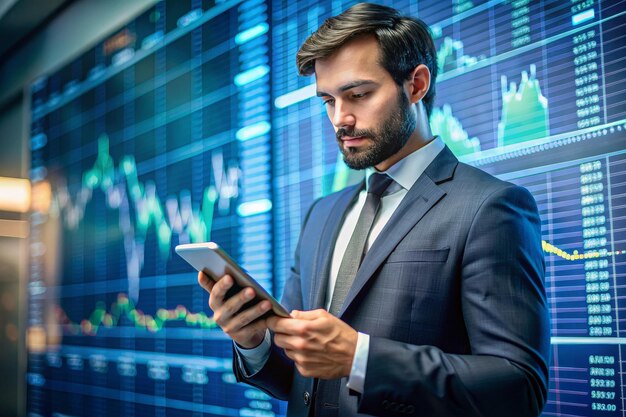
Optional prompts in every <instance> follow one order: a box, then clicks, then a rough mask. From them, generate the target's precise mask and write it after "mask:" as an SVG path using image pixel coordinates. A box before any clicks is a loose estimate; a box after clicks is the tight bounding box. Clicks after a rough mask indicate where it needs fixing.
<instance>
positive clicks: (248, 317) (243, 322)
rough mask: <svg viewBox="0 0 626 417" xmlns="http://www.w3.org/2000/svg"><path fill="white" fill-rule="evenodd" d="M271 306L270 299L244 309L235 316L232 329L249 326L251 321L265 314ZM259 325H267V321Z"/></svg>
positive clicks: (236, 329)
mask: <svg viewBox="0 0 626 417" xmlns="http://www.w3.org/2000/svg"><path fill="white" fill-rule="evenodd" d="M271 308H272V305H271V304H270V303H269V301H261V302H260V303H258V304H256V305H254V306H252V307H250V308H248V309H246V310H244V311H242V312H241V313H239V314H237V315H236V316H235V319H234V321H233V323H232V325H231V326H232V327H231V330H232V331H238V330H240V329H242V328H243V327H245V326H248V325H249V324H250V323H252V322H254V321H255V320H256V319H258V318H259V317H261V316H262V315H263V314H265V313H267V312H268V311H269V310H270V309H271ZM259 325H260V326H262V327H266V325H265V323H259Z"/></svg>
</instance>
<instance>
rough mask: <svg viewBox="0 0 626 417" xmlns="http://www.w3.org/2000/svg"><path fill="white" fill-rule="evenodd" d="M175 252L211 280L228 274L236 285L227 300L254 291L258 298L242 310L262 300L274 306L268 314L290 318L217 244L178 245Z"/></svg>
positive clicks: (229, 292) (230, 290)
mask: <svg viewBox="0 0 626 417" xmlns="http://www.w3.org/2000/svg"><path fill="white" fill-rule="evenodd" d="M175 250H176V253H177V254H178V255H180V256H181V257H182V258H183V259H184V260H185V261H187V262H188V263H189V264H190V265H191V266H193V267H194V268H195V269H196V270H197V271H202V272H204V273H205V274H206V275H207V276H208V277H209V278H210V279H213V280H217V279H219V278H221V277H222V276H224V275H226V274H228V275H230V276H231V277H233V281H234V282H235V283H234V285H233V286H232V287H231V288H230V289H229V290H228V292H227V293H226V297H225V298H229V297H232V296H233V295H235V294H237V293H238V292H239V291H241V290H242V289H243V288H246V287H251V288H252V289H254V291H255V293H256V297H255V298H254V299H253V300H251V301H250V302H248V303H246V304H245V305H244V306H243V307H242V310H243V309H246V308H248V307H250V306H252V305H254V304H257V303H258V302H260V301H261V300H267V301H269V302H270V304H271V305H272V310H270V311H268V313H271V312H274V314H276V315H277V316H281V317H290V315H289V312H287V310H286V309H285V307H283V306H282V305H281V304H280V303H279V302H278V300H276V299H275V298H274V297H272V296H271V295H270V293H268V292H267V291H266V290H265V288H263V287H262V286H261V284H259V283H258V282H256V281H255V280H254V279H253V278H252V277H251V276H250V275H248V273H247V272H246V271H245V270H244V269H243V268H242V267H240V266H239V265H237V263H236V262H235V261H233V259H232V258H231V257H230V256H228V254H227V253H226V252H225V251H224V250H223V249H222V248H220V246H219V245H218V244H217V243H215V242H207V243H189V244H185V245H178V246H176V248H175ZM266 315H267V313H266Z"/></svg>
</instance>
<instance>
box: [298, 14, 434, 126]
mask: <svg viewBox="0 0 626 417" xmlns="http://www.w3.org/2000/svg"><path fill="white" fill-rule="evenodd" d="M365 35H374V36H375V37H376V39H377V41H378V45H379V48H380V65H381V66H382V67H383V68H384V69H385V70H387V72H389V74H390V75H391V77H392V78H393V80H394V81H395V82H396V84H398V86H401V85H402V84H403V83H404V82H405V81H407V80H408V79H409V76H410V74H411V72H412V71H413V70H414V69H415V67H417V66H418V65H419V64H424V65H426V66H427V67H428V69H429V70H430V88H429V90H428V92H427V93H426V95H425V96H424V98H423V99H422V102H423V103H424V107H425V108H426V113H427V114H428V116H429V117H430V112H431V110H432V107H433V104H434V101H435V79H436V78H437V50H436V49H435V43H434V41H433V38H432V36H431V33H430V29H429V28H428V25H426V23H424V22H423V21H422V20H420V19H418V18H414V17H409V16H404V15H402V14H401V13H400V12H399V11H397V10H396V9H393V8H391V7H387V6H381V5H378V4H372V3H359V4H356V5H354V6H352V7H350V8H349V9H347V10H346V11H344V12H343V13H341V14H339V15H337V16H334V17H330V18H328V19H326V21H324V23H323V24H322V25H321V26H320V27H319V29H317V31H315V32H314V33H313V34H312V35H311V36H309V38H308V39H307V40H306V41H305V42H304V43H303V44H302V46H301V47H300V50H299V51H298V54H297V55H296V64H297V66H298V72H299V73H300V75H312V74H313V73H314V72H315V60H317V59H323V58H327V57H329V56H331V55H332V54H334V53H335V52H337V51H338V50H339V49H340V48H341V47H342V46H344V45H345V44H346V43H347V42H349V41H351V40H352V39H355V38H357V37H360V36H365Z"/></svg>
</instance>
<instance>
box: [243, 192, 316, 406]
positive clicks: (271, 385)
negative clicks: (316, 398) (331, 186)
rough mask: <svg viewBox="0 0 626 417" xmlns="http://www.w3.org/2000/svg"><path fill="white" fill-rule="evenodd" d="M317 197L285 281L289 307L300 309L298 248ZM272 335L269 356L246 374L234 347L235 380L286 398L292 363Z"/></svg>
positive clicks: (309, 211)
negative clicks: (260, 366)
mask: <svg viewBox="0 0 626 417" xmlns="http://www.w3.org/2000/svg"><path fill="white" fill-rule="evenodd" d="M318 201H319V200H316V201H315V202H314V203H313V204H312V205H311V207H310V208H309V210H308V212H307V214H306V216H305V218H304V222H303V224H302V230H301V231H300V238H299V239H300V240H299V241H298V246H297V247H296V252H295V256H294V263H293V266H292V267H291V273H290V276H289V279H288V280H287V282H286V283H285V288H284V292H283V296H282V298H281V304H282V305H284V306H285V308H286V309H287V310H288V311H291V310H302V291H301V286H300V248H301V244H302V236H303V235H304V233H303V231H304V229H305V228H306V225H307V222H308V219H309V217H310V215H311V212H312V211H313V208H314V207H315V204H317V202H318ZM273 337H274V335H273V334H272V345H271V348H270V354H269V357H268V359H267V362H266V363H265V365H264V366H263V368H261V370H260V371H259V372H257V373H256V374H254V375H252V376H248V377H247V376H246V373H245V372H243V370H242V369H241V368H240V363H239V361H237V360H236V352H234V351H233V372H234V374H235V377H236V379H237V382H244V383H246V384H249V385H252V386H254V387H256V388H259V389H260V390H262V391H264V392H265V393H267V394H269V395H271V396H273V397H275V398H278V399H280V400H287V399H289V392H290V391H291V383H292V380H293V371H294V365H293V361H292V360H291V359H289V358H288V357H287V356H286V355H285V353H284V351H283V350H282V349H279V348H277V347H276V345H274V343H273ZM233 349H234V347H233Z"/></svg>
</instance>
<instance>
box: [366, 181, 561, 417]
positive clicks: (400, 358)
mask: <svg viewBox="0 0 626 417" xmlns="http://www.w3.org/2000/svg"><path fill="white" fill-rule="evenodd" d="M459 274H460V282H461V294H462V312H463V316H464V320H465V325H466V328H467V332H468V337H469V341H470V346H471V354H468V355H458V354H447V353H446V352H443V351H441V350H440V349H438V348H436V347H434V346H416V345H409V344H406V343H401V342H397V341H393V340H388V339H383V338H377V337H371V339H370V349H369V356H368V363H367V373H366V376H365V390H364V392H363V394H362V395H361V397H360V399H359V404H358V407H359V410H358V411H359V412H361V413H366V414H372V415H378V416H396V415H397V416H400V415H407V413H408V414H413V415H419V416H431V415H433V416H434V415H436V416H461V415H462V416H476V417H477V416H484V417H501V416H509V417H529V416H538V415H539V414H540V413H541V410H542V408H543V405H544V404H545V401H546V397H547V386H548V362H549V345H550V334H549V316H548V309H547V303H546V296H545V289H544V283H543V280H544V274H545V265H544V259H543V251H542V245H541V233H540V220H539V216H538V213H537V207H536V204H535V201H534V199H533V197H532V196H531V195H530V193H529V192H528V191H527V190H525V189H524V188H521V187H517V186H508V187H506V188H504V189H500V190H498V191H496V192H494V193H492V194H491V195H490V196H489V197H487V198H486V199H485V201H484V202H483V203H482V205H481V207H480V208H479V209H478V211H477V213H476V215H475V216H474V219H473V220H472V224H471V225H470V228H469V232H468V234H467V240H466V244H465V249H464V253H463V257H462V262H461V266H460V271H459Z"/></svg>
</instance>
